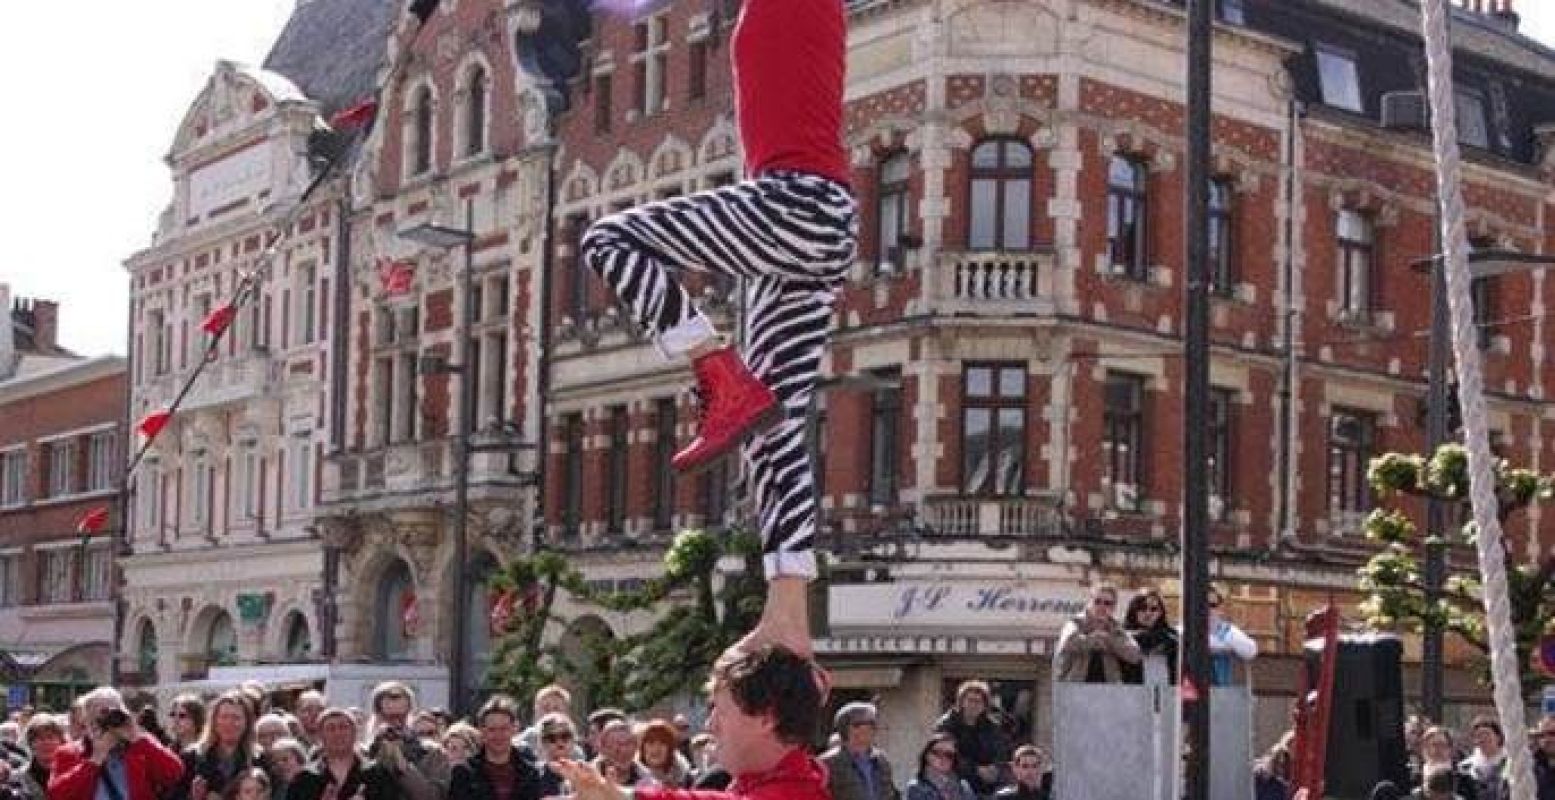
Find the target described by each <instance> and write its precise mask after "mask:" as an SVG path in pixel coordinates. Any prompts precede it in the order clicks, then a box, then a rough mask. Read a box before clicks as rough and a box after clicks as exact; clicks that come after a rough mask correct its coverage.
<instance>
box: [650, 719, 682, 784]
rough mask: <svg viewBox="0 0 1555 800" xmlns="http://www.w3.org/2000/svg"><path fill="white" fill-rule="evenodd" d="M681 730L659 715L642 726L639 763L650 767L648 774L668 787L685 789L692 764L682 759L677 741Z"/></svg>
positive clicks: (678, 741)
mask: <svg viewBox="0 0 1555 800" xmlns="http://www.w3.org/2000/svg"><path fill="white" fill-rule="evenodd" d="M679 743H680V734H679V733H678V732H676V730H675V726H674V725H671V724H670V723H668V722H666V721H664V720H662V719H656V720H654V721H652V722H650V723H648V724H647V725H646V726H644V727H643V732H642V735H641V736H639V737H637V763H639V764H641V765H643V767H644V768H646V769H647V770H648V776H649V777H650V778H651V779H653V781H654V782H656V783H658V784H659V785H660V786H663V787H664V788H666V789H684V788H686V785H687V780H688V778H689V776H690V774H691V769H690V767H689V766H688V765H687V764H685V763H684V762H682V761H681V759H680V752H679V751H678V750H677V749H676V745H677V744H679Z"/></svg>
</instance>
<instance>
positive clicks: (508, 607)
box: [491, 589, 518, 636]
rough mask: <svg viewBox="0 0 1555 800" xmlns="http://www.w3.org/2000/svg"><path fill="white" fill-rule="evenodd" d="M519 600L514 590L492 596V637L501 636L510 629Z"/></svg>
mask: <svg viewBox="0 0 1555 800" xmlns="http://www.w3.org/2000/svg"><path fill="white" fill-rule="evenodd" d="M517 600H518V592H517V591H514V590H512V589H509V590H507V591H505V592H503V593H501V594H493V595H492V596H491V635H493V636H500V635H501V634H502V633H503V632H504V631H506V630H507V629H508V623H509V622H512V621H513V606H514V604H515V603H516V602H517Z"/></svg>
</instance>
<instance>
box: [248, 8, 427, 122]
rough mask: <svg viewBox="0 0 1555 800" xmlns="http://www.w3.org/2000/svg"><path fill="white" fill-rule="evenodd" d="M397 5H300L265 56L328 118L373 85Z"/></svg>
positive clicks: (274, 69) (267, 64) (270, 65)
mask: <svg viewBox="0 0 1555 800" xmlns="http://www.w3.org/2000/svg"><path fill="white" fill-rule="evenodd" d="M399 6H400V3H399V2H397V0H302V2H299V3H298V4H297V8H296V10H294V11H293V12H292V16H291V19H289V20H287V22H286V27H285V29H283V30H282V31H281V35H280V36H279V37H278V38H277V39H276V41H275V45H274V46H272V47H271V48H270V54H269V55H268V56H266V57H265V63H264V68H265V69H267V70H270V71H272V72H277V73H280V74H281V75H284V76H286V77H287V78H288V79H290V80H291V81H292V83H295V84H296V85H297V87H298V88H299V89H301V90H302V91H303V93H304V94H306V95H307V96H308V97H310V98H312V99H314V100H316V101H318V103H319V105H320V106H321V109H320V111H321V114H322V115H323V116H324V117H325V118H326V119H328V118H329V116H330V115H331V114H333V113H334V112H336V111H339V110H340V109H342V108H345V107H347V106H350V105H353V104H355V103H357V102H360V101H361V100H364V99H366V98H367V97H368V95H369V94H370V93H371V92H372V91H373V89H374V88H375V86H376V85H377V79H378V70H379V68H380V67H382V66H383V62H384V57H385V53H386V50H387V46H388V41H389V30H390V26H391V25H392V24H393V22H394V15H395V12H396V10H397V9H398V8H399Z"/></svg>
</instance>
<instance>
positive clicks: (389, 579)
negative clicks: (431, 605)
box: [373, 561, 418, 661]
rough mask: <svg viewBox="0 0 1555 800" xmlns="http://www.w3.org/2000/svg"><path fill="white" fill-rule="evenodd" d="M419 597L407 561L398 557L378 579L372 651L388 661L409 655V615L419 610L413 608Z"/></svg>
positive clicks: (408, 656) (410, 632)
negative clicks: (399, 559) (398, 559)
mask: <svg viewBox="0 0 1555 800" xmlns="http://www.w3.org/2000/svg"><path fill="white" fill-rule="evenodd" d="M416 602H417V600H416V589H415V584H414V583H413V582H412V581H411V579H410V567H409V566H407V565H406V564H405V562H404V561H395V562H394V564H393V565H392V566H390V567H389V568H388V569H387V570H385V571H384V573H383V578H382V579H380V580H379V581H378V602H377V603H376V604H375V606H374V613H373V623H374V626H375V630H374V631H373V655H374V656H375V657H377V658H380V659H383V660H385V661H404V660H406V659H409V658H410V644H411V639H412V634H413V631H412V630H411V627H412V626H411V625H408V624H407V623H408V622H409V620H408V619H407V617H414V616H415V615H416V614H417V613H418V612H417V611H416V610H415V609H414V608H413V606H414V605H415V603H416Z"/></svg>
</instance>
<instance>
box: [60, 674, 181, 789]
mask: <svg viewBox="0 0 1555 800" xmlns="http://www.w3.org/2000/svg"><path fill="white" fill-rule="evenodd" d="M81 708H82V713H83V715H84V720H85V723H86V732H87V736H86V737H85V738H83V739H82V740H81V741H80V742H75V743H71V744H67V745H65V746H64V747H61V748H60V749H59V752H58V753H57V754H55V756H54V770H53V773H52V774H51V775H50V776H49V800H98V798H102V797H106V798H108V800H158V798H160V797H162V796H164V795H165V794H167V793H169V792H171V791H172V790H173V789H174V788H175V787H176V786H177V785H178V781H179V778H180V777H181V776H182V775H183V771H184V762H183V761H182V760H180V759H179V758H178V755H177V754H176V753H174V752H173V751H172V750H169V749H167V748H166V747H165V746H163V745H162V743H161V742H158V741H157V740H156V738H155V737H153V736H152V735H151V734H149V733H146V732H145V731H142V730H141V729H140V726H139V725H137V724H135V720H134V719H133V718H132V717H130V712H129V710H128V709H126V708H125V707H124V698H123V697H122V696H120V695H119V692H118V691H117V690H115V689H113V688H112V687H109V686H102V687H98V688H96V689H93V690H92V691H91V692H88V693H87V694H86V695H85V696H84V697H83V698H82V706H81Z"/></svg>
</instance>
